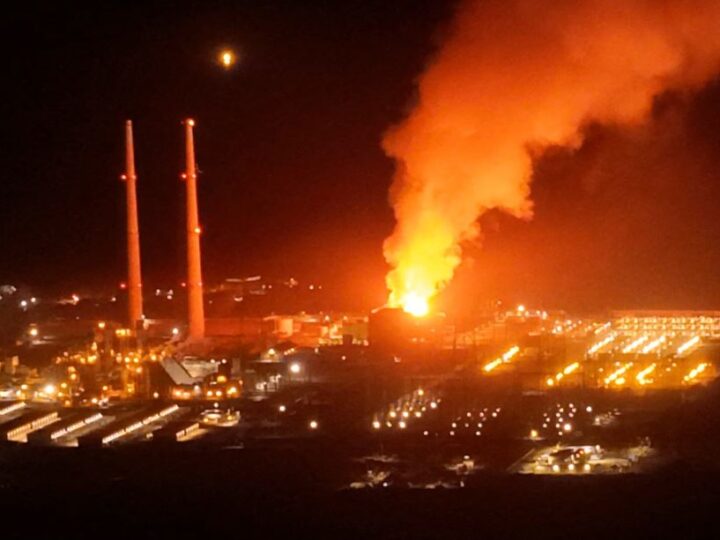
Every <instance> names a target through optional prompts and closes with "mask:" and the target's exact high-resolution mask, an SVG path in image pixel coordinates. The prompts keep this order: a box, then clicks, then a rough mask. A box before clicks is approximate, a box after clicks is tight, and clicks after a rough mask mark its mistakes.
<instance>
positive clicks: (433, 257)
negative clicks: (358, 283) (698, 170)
mask: <svg viewBox="0 0 720 540" xmlns="http://www.w3.org/2000/svg"><path fill="white" fill-rule="evenodd" d="M717 20H720V3H718V2H716V1H712V0H656V1H653V2H648V1H647V0H624V1H623V2H617V1H614V0H557V1H555V2H551V3H548V2H546V1H542V0H465V1H464V2H462V3H461V6H460V8H459V10H458V12H457V16H456V18H455V21H454V24H453V26H452V28H451V32H450V34H449V38H448V39H447V41H446V42H445V43H444V44H443V46H442V47H441V48H440V50H439V51H438V53H437V55H436V57H435V59H434V61H433V62H432V64H431V65H430V66H429V67H428V69H427V70H426V71H425V73H424V74H423V75H422V76H421V77H420V79H419V83H418V97H419V99H418V103H417V105H416V106H415V107H414V109H413V110H412V111H411V112H410V114H409V116H408V117H407V118H406V119H405V120H404V121H403V122H402V123H400V124H399V125H397V126H395V127H394V128H392V129H391V130H389V132H388V133H386V134H385V137H384V139H383V148H384V150H385V152H386V153H387V154H388V155H389V156H390V157H392V158H394V159H395V160H396V163H397V171H396V174H395V179H394V183H393V187H392V190H391V191H392V193H391V201H392V206H393V209H394V212H395V217H396V220H397V225H396V228H395V231H394V232H393V234H392V235H391V236H390V237H389V238H388V239H387V240H386V242H385V245H384V254H385V258H386V260H387V262H388V264H389V265H390V267H391V270H390V272H389V274H388V275H387V279H386V282H387V287H388V289H389V290H390V295H389V304H390V305H391V306H395V307H402V308H404V309H405V310H406V311H408V312H410V313H415V314H420V315H421V314H423V313H426V312H427V311H428V309H429V303H430V300H431V299H432V298H433V297H434V296H435V295H436V294H437V293H438V291H440V290H441V289H442V288H443V287H445V285H447V283H448V282H449V281H450V280H451V279H452V277H453V274H454V272H455V270H456V268H457V267H458V265H459V264H460V263H461V261H462V245H463V243H465V242H467V241H471V240H474V239H476V238H478V236H479V233H480V229H479V226H478V218H479V217H480V216H481V215H482V214H483V213H485V212H486V211H488V210H490V209H500V210H502V211H505V212H507V213H509V214H511V215H514V216H517V217H523V218H529V217H531V215H532V203H531V201H530V199H529V195H530V186H529V184H530V179H531V177H532V158H531V155H530V153H529V152H528V148H535V149H541V148H543V147H545V146H548V145H569V146H578V145H579V144H581V143H582V126H583V125H584V124H586V123H587V122H590V121H596V122H605V123H633V122H638V121H641V120H642V119H643V118H644V117H645V115H646V113H647V111H648V109H649V108H650V106H651V104H652V100H653V98H654V97H655V96H657V95H658V94H659V93H661V92H663V91H665V90H667V89H687V88H694V87H698V86H700V85H702V84H704V83H705V82H706V81H707V80H708V79H710V78H711V77H712V76H713V75H714V74H715V73H717V71H718V65H719V63H720V32H717V31H716V29H715V24H716V21H717Z"/></svg>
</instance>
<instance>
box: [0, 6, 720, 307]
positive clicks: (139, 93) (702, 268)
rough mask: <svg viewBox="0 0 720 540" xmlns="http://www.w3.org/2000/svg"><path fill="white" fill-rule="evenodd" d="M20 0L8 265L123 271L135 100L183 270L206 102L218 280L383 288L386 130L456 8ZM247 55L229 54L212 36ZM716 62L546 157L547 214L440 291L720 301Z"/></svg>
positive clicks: (144, 185)
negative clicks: (185, 124) (622, 120)
mask: <svg viewBox="0 0 720 540" xmlns="http://www.w3.org/2000/svg"><path fill="white" fill-rule="evenodd" d="M100 4H101V3H95V4H94V5H92V7H84V6H83V7H80V6H79V5H78V6H75V7H73V6H72V4H67V3H63V5H62V6H61V5H60V3H56V4H55V5H54V6H53V7H38V6H39V4H37V5H35V4H33V3H26V4H25V7H24V8H23V9H22V12H20V13H15V14H10V13H6V16H5V17H4V18H3V21H2V23H0V24H1V25H2V28H0V30H2V35H3V38H2V39H3V41H4V42H5V43H4V44H3V45H4V46H3V51H4V62H3V82H4V84H3V90H2V92H3V94H4V96H3V99H2V101H1V103H2V105H0V107H1V108H2V119H3V130H2V149H3V151H2V154H1V155H2V159H3V164H2V168H1V169H0V171H1V172H0V249H1V250H2V251H1V254H0V282H12V283H21V284H26V285H30V286H35V287H39V288H41V289H44V290H51V291H55V290H62V291H67V290H69V289H74V288H77V287H82V286H86V287H111V286H113V285H114V284H116V283H117V282H118V281H120V280H121V279H123V273H124V264H125V262H124V243H123V242H124V229H123V228H124V213H123V204H124V199H123V185H122V183H121V182H120V181H119V180H118V175H119V174H120V173H122V172H123V163H122V142H123V141H122V133H123V131H122V130H123V121H124V120H125V119H126V118H132V119H133V120H134V122H135V137H136V155H137V165H138V175H139V185H138V189H139V196H140V213H141V235H142V255H143V270H144V274H145V283H146V285H148V286H150V287H155V286H170V285H172V284H176V283H177V282H179V281H180V280H181V279H182V273H183V266H184V255H183V244H182V243H183V236H182V234H183V233H182V231H183V213H182V209H183V206H182V205H183V185H182V183H181V182H180V181H179V179H178V174H179V173H180V172H181V169H182V166H183V163H182V160H183V154H182V149H183V147H182V128H181V125H180V121H181V119H182V118H184V117H186V116H192V117H193V118H195V119H196V121H197V128H196V139H197V153H198V163H199V166H200V168H201V170H202V175H201V178H200V181H201V187H200V197H201V200H200V205H201V216H202V221H203V223H204V231H205V234H204V237H203V242H204V244H203V247H204V268H205V272H206V281H217V280H219V279H222V278H224V277H228V276H241V275H248V274H253V273H263V274H270V275H277V276H288V275H293V276H295V277H297V278H298V279H301V280H312V281H321V282H324V283H329V284H332V285H334V286H335V287H337V288H340V289H341V290H344V291H345V293H346V294H347V296H348V297H352V298H355V299H359V300H360V301H361V302H365V303H366V304H367V305H376V304H378V303H380V302H382V300H383V294H384V286H383V276H384V272H385V266H384V263H383V259H382V247H381V246H382V241H383V239H384V237H385V236H387V235H388V234H389V233H390V231H391V230H392V226H393V219H392V213H391V210H390V208H389V206H388V204H387V189H388V186H389V184H390V181H391V177H392V171H393V167H392V162H391V161H390V160H388V159H387V158H386V157H385V156H384V155H383V154H382V151H381V149H380V146H379V141H380V137H381V135H382V133H383V131H384V130H385V129H386V128H387V127H388V126H389V125H390V124H391V123H393V122H394V121H397V120H398V119H400V118H401V117H402V115H403V113H404V111H406V110H407V107H408V106H409V105H410V103H411V100H412V95H413V82H414V80H415V78H416V77H417V76H418V74H419V73H420V72H421V71H422V68H423V66H424V64H425V62H426V58H427V56H428V54H429V53H430V52H431V51H432V50H433V47H434V46H435V43H436V41H437V35H438V29H439V28H441V27H442V25H443V24H444V23H445V22H446V21H447V20H448V17H449V15H450V11H451V4H450V3H449V2H446V1H442V0H435V1H433V0H393V1H392V2H387V1H374V0H364V1H356V0H337V1H329V0H328V1H325V2H320V1H318V2H297V1H289V0H288V1H270V0H266V1H263V2H259V1H258V2H249V1H248V2H235V3H230V2H228V3H218V2H196V3H181V2H174V3H169V2H168V3H150V2H147V3H143V6H142V7H127V6H123V7H109V4H108V5H100ZM224 45H229V46H232V47H234V48H235V49H236V50H237V51H238V52H239V54H240V56H241V61H240V64H239V65H238V66H237V68H236V69H234V70H233V71H231V72H226V71H223V70H222V69H220V68H219V67H218V66H217V65H216V64H215V63H214V60H215V55H216V53H217V51H218V49H219V48H220V47H222V46H224ZM719 126H720V84H718V83H713V84H711V85H710V86H708V87H707V88H705V89H703V90H702V92H700V93H699V94H696V95H692V96H663V97H662V99H661V100H659V101H658V104H657V107H656V110H655V111H654V114H653V119H652V122H651V123H650V124H649V125H648V126H645V127H643V128H633V129H626V130H623V131H620V130H618V129H614V128H608V127H601V126H592V127H590V128H588V129H589V132H588V138H587V140H586V143H585V144H584V145H583V147H582V148H580V149H579V150H577V151H573V152H571V151H568V150H564V149H551V151H549V152H546V153H545V155H543V156H538V158H537V165H538V166H537V170H536V178H535V183H534V187H533V196H534V198H535V200H536V218H535V220H533V221H532V222H527V223H526V222H519V221H516V220H513V219H510V218H505V217H502V216H497V215H490V216H487V217H486V219H485V241H484V248H483V249H480V248H479V247H477V246H470V247H469V248H468V249H467V252H468V253H469V255H470V256H471V259H472V260H471V262H470V263H469V264H465V265H464V266H463V268H462V269H461V270H460V273H459V276H458V280H457V282H456V283H455V284H454V285H453V286H452V287H451V288H450V289H449V291H448V294H447V295H446V296H447V298H449V299H457V298H462V299H463V301H464V302H466V303H469V302H468V299H470V300H471V302H470V303H472V304H473V305H475V303H477V304H479V303H480V302H482V301H483V300H484V299H486V298H489V297H492V296H501V297H503V298H505V299H507V300H508V301H527V302H540V303H542V304H543V305H546V306H549V307H569V308H579V309H580V308H581V309H597V308H605V307H613V306H617V307H636V306H648V307H718V306H720V284H719V283H718V279H717V277H716V276H717V274H718V272H719V270H720V242H719V241H718V240H720V221H719V220H718V210H719V209H720V206H719V205H718V201H719V200H720V173H718V171H719V170H720V168H719V166H720V152H718V150H720V142H719V138H718V137H719V135H720V133H719V130H720V127H719Z"/></svg>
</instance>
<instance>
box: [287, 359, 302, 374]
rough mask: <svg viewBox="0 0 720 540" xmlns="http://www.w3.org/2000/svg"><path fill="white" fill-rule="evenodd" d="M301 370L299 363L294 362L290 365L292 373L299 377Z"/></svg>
mask: <svg viewBox="0 0 720 540" xmlns="http://www.w3.org/2000/svg"><path fill="white" fill-rule="evenodd" d="M300 369H301V368H300V364H298V363H297V362H293V363H292V364H290V372H291V373H294V374H295V375H297V374H298V373H300Z"/></svg>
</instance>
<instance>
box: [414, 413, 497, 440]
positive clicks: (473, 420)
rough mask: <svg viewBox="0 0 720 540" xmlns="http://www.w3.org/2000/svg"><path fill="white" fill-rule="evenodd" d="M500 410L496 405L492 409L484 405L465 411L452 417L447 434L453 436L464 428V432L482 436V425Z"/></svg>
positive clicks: (426, 434) (426, 432)
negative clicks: (483, 406)
mask: <svg viewBox="0 0 720 540" xmlns="http://www.w3.org/2000/svg"><path fill="white" fill-rule="evenodd" d="M501 410H502V408H501V407H496V408H494V409H492V410H491V409H489V408H487V407H485V408H483V409H482V410H481V411H478V410H474V409H471V410H468V411H465V412H464V413H463V414H460V415H459V416H456V417H455V418H453V420H452V421H451V422H450V426H449V427H448V435H450V436H451V437H455V436H456V435H458V434H459V433H460V432H461V430H464V431H465V432H466V433H467V432H469V433H472V434H474V436H475V437H480V436H482V429H483V427H485V426H486V425H487V423H488V422H490V421H491V420H494V419H497V417H498V416H499V415H500V411H501ZM429 434H430V433H429V432H428V431H427V430H426V431H424V432H423V435H425V436H428V435H429Z"/></svg>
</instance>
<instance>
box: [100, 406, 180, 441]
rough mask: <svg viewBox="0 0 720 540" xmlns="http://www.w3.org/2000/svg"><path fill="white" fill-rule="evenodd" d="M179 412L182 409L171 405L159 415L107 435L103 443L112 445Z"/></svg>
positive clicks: (152, 415)
mask: <svg viewBox="0 0 720 540" xmlns="http://www.w3.org/2000/svg"><path fill="white" fill-rule="evenodd" d="M178 410H180V407H178V406H177V405H170V406H169V407H165V408H164V409H161V410H160V411H158V412H157V413H154V414H151V415H149V416H146V417H145V418H142V419H140V420H138V421H137V422H133V423H132V424H129V425H127V426H125V427H122V428H120V429H118V430H117V431H114V432H113V433H110V434H109V435H106V436H105V437H103V439H102V443H103V444H110V443H111V442H113V441H115V440H117V439H119V438H121V437H125V436H126V435H130V434H132V433H134V432H136V431H137V430H139V429H141V428H142V427H144V426H147V425H149V424H152V423H154V422H157V421H158V420H161V419H162V418H165V417H166V416H168V415H171V414H173V413H175V412H177V411H178Z"/></svg>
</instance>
